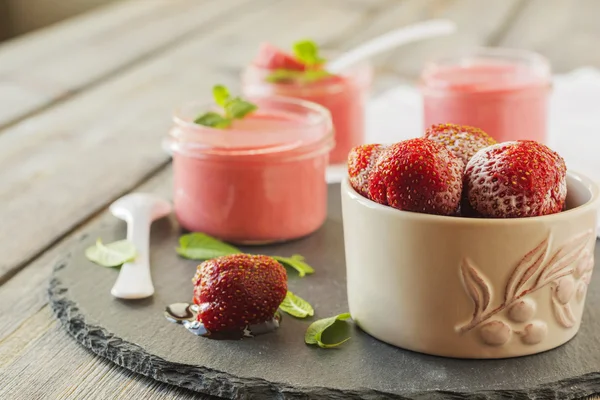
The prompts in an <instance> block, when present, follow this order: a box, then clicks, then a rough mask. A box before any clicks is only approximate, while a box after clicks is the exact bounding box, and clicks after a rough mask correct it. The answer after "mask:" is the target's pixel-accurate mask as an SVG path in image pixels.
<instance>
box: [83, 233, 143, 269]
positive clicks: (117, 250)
mask: <svg viewBox="0 0 600 400" xmlns="http://www.w3.org/2000/svg"><path fill="white" fill-rule="evenodd" d="M85 256H86V257H87V258H88V260H90V261H92V262H94V263H96V264H98V265H102V266H103V267H118V266H119V265H122V264H125V263H126V262H129V261H132V260H133V259H134V258H135V256H136V250H135V246H134V245H133V243H131V242H130V241H128V240H119V241H117V242H112V243H108V244H104V243H102V240H101V239H100V238H98V240H96V244H95V245H94V246H90V247H88V248H87V249H86V250H85Z"/></svg>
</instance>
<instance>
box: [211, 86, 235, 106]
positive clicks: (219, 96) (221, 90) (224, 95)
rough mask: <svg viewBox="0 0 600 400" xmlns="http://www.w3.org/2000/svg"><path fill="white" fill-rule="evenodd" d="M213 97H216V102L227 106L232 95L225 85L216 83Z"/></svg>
mask: <svg viewBox="0 0 600 400" xmlns="http://www.w3.org/2000/svg"><path fill="white" fill-rule="evenodd" d="M213 98H214V99H215V103H217V104H218V105H220V106H221V107H225V104H226V103H227V101H228V100H229V99H230V98H231V95H230V94H229V90H227V88H226V87H225V86H223V85H215V86H214V87H213Z"/></svg>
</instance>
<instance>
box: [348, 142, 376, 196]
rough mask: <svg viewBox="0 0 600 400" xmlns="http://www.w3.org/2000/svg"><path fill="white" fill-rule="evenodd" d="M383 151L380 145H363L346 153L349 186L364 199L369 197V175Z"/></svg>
mask: <svg viewBox="0 0 600 400" xmlns="http://www.w3.org/2000/svg"><path fill="white" fill-rule="evenodd" d="M383 149H385V146H383V145H381V144H363V145H361V146H356V147H354V148H353V149H352V150H350V153H348V177H349V180H350V185H351V186H352V187H353V188H354V190H356V191H357V192H358V193H360V194H361V195H363V196H364V197H367V198H368V197H369V173H370V172H371V168H373V165H375V161H377V158H378V157H379V155H380V154H381V152H382V151H383Z"/></svg>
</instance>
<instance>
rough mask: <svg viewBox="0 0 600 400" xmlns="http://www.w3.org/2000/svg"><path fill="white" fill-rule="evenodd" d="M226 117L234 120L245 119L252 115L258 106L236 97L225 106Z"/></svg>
mask: <svg viewBox="0 0 600 400" xmlns="http://www.w3.org/2000/svg"><path fill="white" fill-rule="evenodd" d="M224 107H225V115H226V116H227V117H228V118H233V119H242V118H244V117H245V116H246V115H248V114H250V113H251V112H253V111H255V110H256V109H257V108H258V107H256V105H254V104H252V103H250V102H248V101H245V100H242V99H240V98H239V97H236V98H235V99H232V100H229V101H228V102H227V104H225V106H224Z"/></svg>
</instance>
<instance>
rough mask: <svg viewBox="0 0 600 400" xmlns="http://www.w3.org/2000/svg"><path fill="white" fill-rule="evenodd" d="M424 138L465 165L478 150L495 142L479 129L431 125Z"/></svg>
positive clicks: (451, 125)
mask: <svg viewBox="0 0 600 400" xmlns="http://www.w3.org/2000/svg"><path fill="white" fill-rule="evenodd" d="M425 137H426V138H427V139H431V140H433V141H434V142H438V143H440V144H443V145H444V146H446V147H447V148H448V150H450V151H451V152H452V154H454V155H455V156H457V157H459V158H461V159H462V160H463V162H464V163H465V165H466V164H467V163H468V162H469V160H470V159H471V157H473V155H474V154H475V153H477V152H478V151H479V150H481V149H483V148H484V147H488V146H491V145H493V144H496V141H495V140H494V139H493V138H492V137H490V136H489V135H488V134H487V133H485V132H484V131H482V130H481V129H479V128H474V127H472V126H467V125H455V124H438V125H433V126H431V127H430V128H429V129H427V130H426V131H425Z"/></svg>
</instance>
